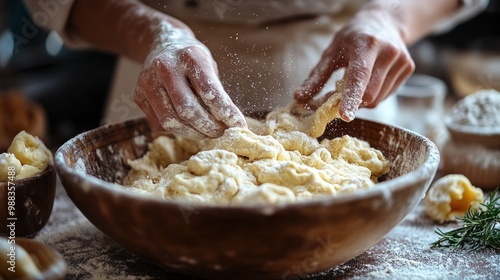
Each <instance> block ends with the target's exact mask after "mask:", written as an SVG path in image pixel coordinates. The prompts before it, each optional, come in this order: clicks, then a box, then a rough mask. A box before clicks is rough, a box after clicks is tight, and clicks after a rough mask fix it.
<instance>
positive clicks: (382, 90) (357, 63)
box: [294, 10, 415, 121]
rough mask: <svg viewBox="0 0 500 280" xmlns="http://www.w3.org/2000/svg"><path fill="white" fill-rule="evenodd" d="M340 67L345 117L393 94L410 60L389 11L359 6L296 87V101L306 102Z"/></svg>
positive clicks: (410, 66)
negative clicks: (341, 69)
mask: <svg viewBox="0 0 500 280" xmlns="http://www.w3.org/2000/svg"><path fill="white" fill-rule="evenodd" d="M341 67H346V71H345V76H344V82H345V87H344V92H343V97H342V100H341V102H340V105H339V110H340V115H341V118H342V119H343V120H344V121H351V120H353V119H354V117H355V113H356V110H357V109H358V108H359V107H368V108H373V107H375V106H376V105H377V104H378V103H379V102H381V101H382V100H384V99H385V98H386V97H387V96H389V94H391V93H392V92H394V91H395V90H396V89H397V88H398V87H399V86H400V85H401V84H402V83H403V82H404V81H405V80H406V79H407V78H408V77H409V76H410V75H411V74H412V73H413V71H414V69H415V64H414V62H413V60H412V59H411V57H410V54H409V53H408V49H407V47H406V45H405V43H404V40H403V38H402V34H401V32H400V30H398V25H397V23H396V22H395V21H394V19H393V17H391V15H390V13H389V12H388V11H386V10H363V11H360V12H359V13H358V14H357V15H356V16H355V17H354V18H353V19H352V20H350V21H349V22H348V23H347V24H346V25H345V26H344V27H343V28H342V29H341V30H340V31H339V33H338V34H337V35H336V36H335V38H334V40H333V41H332V43H331V44H330V46H329V47H328V48H327V49H326V50H325V51H324V53H323V55H322V57H321V61H320V62H319V63H318V64H317V65H316V66H315V68H313V70H312V72H311V74H310V75H309V77H308V78H307V79H306V80H305V81H304V83H303V84H302V86H301V87H300V88H299V89H297V90H296V91H295V93H294V97H295V99H296V100H297V101H298V102H300V103H307V102H310V101H311V99H312V98H313V97H314V96H315V95H316V94H317V93H318V92H320V91H321V89H322V88H323V86H324V85H325V83H326V82H327V81H328V79H329V78H330V76H331V75H332V73H333V71H335V70H336V69H338V68H341ZM325 97H326V98H328V97H329V94H326V95H325ZM326 98H322V99H321V100H320V102H323V101H325V100H326Z"/></svg>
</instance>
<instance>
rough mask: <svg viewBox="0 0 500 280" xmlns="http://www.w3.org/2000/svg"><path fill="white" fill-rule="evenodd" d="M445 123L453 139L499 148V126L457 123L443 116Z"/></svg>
mask: <svg viewBox="0 0 500 280" xmlns="http://www.w3.org/2000/svg"><path fill="white" fill-rule="evenodd" d="M445 125H446V128H447V129H448V132H449V133H450V136H451V138H452V139H453V140H455V141H459V142H464V143H469V144H479V145H481V146H484V147H488V148H500V126H499V127H498V128H495V129H493V128H489V129H484V128H481V127H475V126H465V125H458V124H455V123H453V122H451V121H450V119H449V118H445Z"/></svg>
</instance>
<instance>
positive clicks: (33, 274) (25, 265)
mask: <svg viewBox="0 0 500 280" xmlns="http://www.w3.org/2000/svg"><path fill="white" fill-rule="evenodd" d="M12 248H15V250H14V252H15V260H14V261H13V262H12V265H14V266H12V265H11V264H10V263H9V261H10V256H9V255H8V254H12V250H11V249H12ZM0 262H1V263H2V265H1V266H0V268H1V269H0V279H43V278H44V277H43V274H42V273H41V272H40V270H39V269H38V267H37V265H36V264H35V261H34V260H33V259H32V258H31V257H30V255H29V254H28V253H27V252H26V250H24V249H23V248H22V247H21V246H19V245H18V244H15V243H12V244H10V243H9V241H8V240H7V239H6V238H3V237H0ZM9 268H10V269H13V270H14V271H12V270H8V269H9Z"/></svg>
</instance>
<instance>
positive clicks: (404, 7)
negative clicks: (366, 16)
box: [361, 0, 460, 45]
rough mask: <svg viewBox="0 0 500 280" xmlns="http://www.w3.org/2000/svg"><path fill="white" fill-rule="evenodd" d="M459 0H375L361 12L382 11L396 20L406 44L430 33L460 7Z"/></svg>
mask: <svg viewBox="0 0 500 280" xmlns="http://www.w3.org/2000/svg"><path fill="white" fill-rule="evenodd" d="M459 2H460V1H459V0H374V1H371V2H369V3H368V4H367V5H365V6H364V7H363V9H362V11H361V13H363V12H365V11H367V12H373V11H377V12H381V13H384V14H385V16H387V17H388V18H390V19H392V20H394V21H395V24H396V25H397V27H398V28H399V31H400V33H401V36H402V38H403V40H404V41H405V43H406V44H408V45H410V44H412V43H415V42H416V41H418V40H419V39H421V38H422V37H424V36H425V35H427V34H429V33H430V32H431V31H432V30H433V28H434V26H435V25H436V24H437V23H439V22H440V21H441V20H443V19H444V18H446V17H448V16H450V15H451V14H452V13H453V12H455V11H456V10H457V9H458V8H459V7H460V3H459Z"/></svg>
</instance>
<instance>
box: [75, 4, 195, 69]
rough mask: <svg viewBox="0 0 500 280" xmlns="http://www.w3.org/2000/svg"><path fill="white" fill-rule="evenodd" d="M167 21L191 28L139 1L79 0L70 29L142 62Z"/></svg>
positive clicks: (100, 44)
mask: <svg viewBox="0 0 500 280" xmlns="http://www.w3.org/2000/svg"><path fill="white" fill-rule="evenodd" d="M166 24H167V25H169V26H173V27H179V28H183V29H186V30H189V28H188V27H187V26H186V25H185V24H183V23H182V22H180V21H179V20H177V19H175V18H172V17H169V16H167V15H165V14H163V13H161V12H159V11H156V10H154V9H152V8H150V7H148V6H146V5H144V4H142V3H141V2H139V1H136V0H127V1H124V0H104V1H103V0H77V1H76V3H75V4H74V6H73V9H72V12H71V15H70V19H69V25H68V28H70V29H71V31H72V32H74V33H75V34H76V35H78V36H79V37H81V38H82V39H84V40H85V41H87V42H89V43H91V44H93V45H94V46H95V47H97V48H99V49H102V50H106V51H110V52H113V53H117V54H120V55H124V56H127V57H129V58H131V59H133V60H135V61H138V62H140V63H142V62H144V60H145V58H146V57H147V55H148V54H149V53H150V51H151V49H152V47H153V45H154V44H155V43H156V42H157V41H158V40H159V38H160V36H161V33H162V32H163V31H164V30H162V28H164V27H165V25H166ZM189 32H190V31H189Z"/></svg>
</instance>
